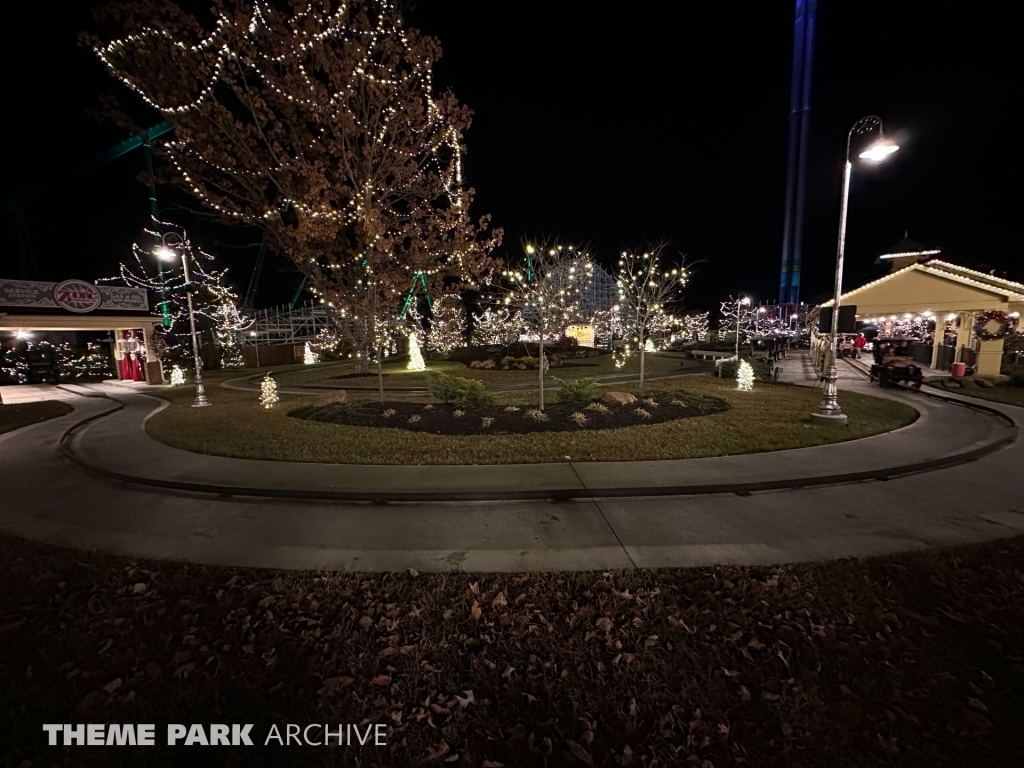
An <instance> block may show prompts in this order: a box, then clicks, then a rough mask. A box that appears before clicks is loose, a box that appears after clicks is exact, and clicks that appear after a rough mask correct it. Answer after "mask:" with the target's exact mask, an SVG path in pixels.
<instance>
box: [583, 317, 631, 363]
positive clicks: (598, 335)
mask: <svg viewBox="0 0 1024 768" xmlns="http://www.w3.org/2000/svg"><path fill="white" fill-rule="evenodd" d="M590 323H591V325H593V326H594V343H595V344H596V345H597V346H599V347H607V348H608V349H611V348H612V342H613V341H614V340H615V339H621V338H622V337H623V336H625V334H626V326H625V324H624V323H623V322H622V317H621V316H620V315H619V305H618V304H616V305H615V306H613V307H610V308H608V309H598V310H595V312H594V313H593V315H592V316H591V319H590ZM623 362H625V361H623Z"/></svg>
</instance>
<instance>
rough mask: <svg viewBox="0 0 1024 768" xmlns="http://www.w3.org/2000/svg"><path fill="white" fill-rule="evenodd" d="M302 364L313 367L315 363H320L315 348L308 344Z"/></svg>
mask: <svg viewBox="0 0 1024 768" xmlns="http://www.w3.org/2000/svg"><path fill="white" fill-rule="evenodd" d="M302 362H303V364H305V365H313V364H314V363H319V362H320V356H319V355H318V354H317V353H316V352H314V351H313V347H311V346H310V345H309V342H308V341H307V342H306V349H305V350H303V352H302Z"/></svg>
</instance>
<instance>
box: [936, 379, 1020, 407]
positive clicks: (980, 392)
mask: <svg viewBox="0 0 1024 768" xmlns="http://www.w3.org/2000/svg"><path fill="white" fill-rule="evenodd" d="M933 389H937V390H939V391H940V392H948V393H950V394H955V395H966V396H967V397H977V398H978V399H979V400H991V401H992V402H995V403H1005V404H1006V405H1019V406H1021V407H1022V408H1024V387H1011V386H1008V385H1006V384H1002V385H1000V386H997V387H991V388H989V387H964V388H961V389H946V388H945V387H933Z"/></svg>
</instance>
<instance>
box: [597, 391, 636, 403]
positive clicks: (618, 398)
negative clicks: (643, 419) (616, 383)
mask: <svg viewBox="0 0 1024 768" xmlns="http://www.w3.org/2000/svg"><path fill="white" fill-rule="evenodd" d="M601 399H602V400H604V401H605V402H606V403H616V404H617V405H629V404H630V403H635V402H636V396H635V395H631V394H630V393H629V392H605V393H604V394H603V395H601Z"/></svg>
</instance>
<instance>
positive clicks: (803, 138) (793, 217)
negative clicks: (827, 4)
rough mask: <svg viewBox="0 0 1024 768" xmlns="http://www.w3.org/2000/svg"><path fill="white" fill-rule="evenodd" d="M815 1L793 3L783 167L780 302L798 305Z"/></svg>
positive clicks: (801, 0) (815, 12)
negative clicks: (787, 130)
mask: <svg viewBox="0 0 1024 768" xmlns="http://www.w3.org/2000/svg"><path fill="white" fill-rule="evenodd" d="M817 10H818V3H817V0H796V19H795V22H794V25H793V76H792V81H791V82H790V89H789V147H788V161H787V164H786V221H785V227H784V228H783V233H782V274H781V276H780V279H779V303H780V304H799V303H800V261H801V249H802V247H803V230H804V201H805V199H806V197H807V194H806V191H807V190H806V186H807V143H808V139H809V137H810V131H811V71H812V69H813V66H814V22H815V17H816V16H817Z"/></svg>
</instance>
